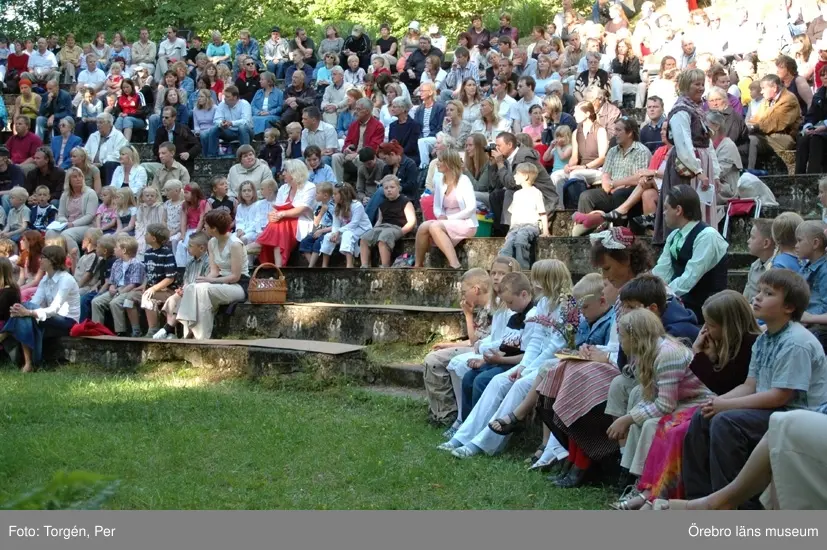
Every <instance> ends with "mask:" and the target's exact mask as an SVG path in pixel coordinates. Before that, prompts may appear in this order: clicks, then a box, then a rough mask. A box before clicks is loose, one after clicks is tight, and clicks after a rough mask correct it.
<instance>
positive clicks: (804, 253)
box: [795, 220, 827, 349]
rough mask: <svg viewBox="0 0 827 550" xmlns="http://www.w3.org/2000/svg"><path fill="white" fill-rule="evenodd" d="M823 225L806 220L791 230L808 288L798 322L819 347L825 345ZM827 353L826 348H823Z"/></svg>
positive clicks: (826, 297) (826, 294)
mask: <svg viewBox="0 0 827 550" xmlns="http://www.w3.org/2000/svg"><path fill="white" fill-rule="evenodd" d="M825 229H827V224H825V223H824V222H821V221H818V220H807V221H805V222H804V223H802V224H801V225H799V226H798V228H797V229H796V230H795V239H796V243H795V253H796V255H797V256H798V258H799V261H800V262H801V276H802V277H804V280H805V281H807V285H808V286H809V288H810V304H809V305H808V306H807V311H806V312H804V315H803V316H802V318H801V322H802V323H803V324H804V325H805V326H807V328H808V329H810V332H812V333H813V334H815V336H816V338H818V340H819V342H821V344H822V346H825V344H827V256H825V251H824V247H825V246H827V237H826V236H825V235H824V230H825ZM825 349H827V347H825Z"/></svg>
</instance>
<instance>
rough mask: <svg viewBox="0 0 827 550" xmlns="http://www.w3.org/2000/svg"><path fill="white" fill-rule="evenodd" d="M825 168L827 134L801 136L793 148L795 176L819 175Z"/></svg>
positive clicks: (826, 161)
mask: <svg viewBox="0 0 827 550" xmlns="http://www.w3.org/2000/svg"><path fill="white" fill-rule="evenodd" d="M825 168H827V134H811V135H806V134H805V135H803V136H801V137H800V138H799V139H798V145H797V146H796V148H795V173H796V174H821V173H823V172H824V171H825Z"/></svg>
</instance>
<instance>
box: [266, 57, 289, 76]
mask: <svg viewBox="0 0 827 550" xmlns="http://www.w3.org/2000/svg"><path fill="white" fill-rule="evenodd" d="M287 63H288V62H287V61H282V62H281V63H278V64H276V63H273V62H272V61H268V62H267V70H268V71H270V72H271V73H273V74H274V75H276V78H278V79H283V78H284V71H286V70H287Z"/></svg>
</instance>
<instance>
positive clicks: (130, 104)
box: [112, 78, 152, 143]
mask: <svg viewBox="0 0 827 550" xmlns="http://www.w3.org/2000/svg"><path fill="white" fill-rule="evenodd" d="M147 113H148V108H147V105H146V101H145V100H144V95H143V94H142V93H141V92H140V91H139V90H137V89H136V88H135V83H134V82H132V81H131V80H130V79H128V78H125V79H124V80H123V81H121V95H120V96H118V101H117V104H116V105H115V111H114V112H113V113H112V116H113V117H115V128H116V129H118V130H120V131H121V132H123V137H125V138H126V141H132V131H133V130H135V129H139V130H143V129H144V128H146V117H147ZM150 143H152V142H150Z"/></svg>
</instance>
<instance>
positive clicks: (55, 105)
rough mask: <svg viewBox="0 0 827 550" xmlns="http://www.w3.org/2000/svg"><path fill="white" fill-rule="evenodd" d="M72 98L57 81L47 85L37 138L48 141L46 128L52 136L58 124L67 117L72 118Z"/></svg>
mask: <svg viewBox="0 0 827 550" xmlns="http://www.w3.org/2000/svg"><path fill="white" fill-rule="evenodd" d="M72 111H73V109H72V96H71V95H69V92H67V91H66V90H61V89H60V87H59V86H58V83H57V80H50V81H48V82H47V83H46V97H45V98H43V101H42V102H41V103H40V113H38V117H37V123H36V125H35V127H36V133H37V137H39V138H40V139H42V140H46V128H48V129H49V134H50V136H51V135H52V134H53V133H54V132H55V131H56V130H57V125H58V123H59V122H60V121H61V120H63V119H64V118H66V117H71V116H72Z"/></svg>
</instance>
